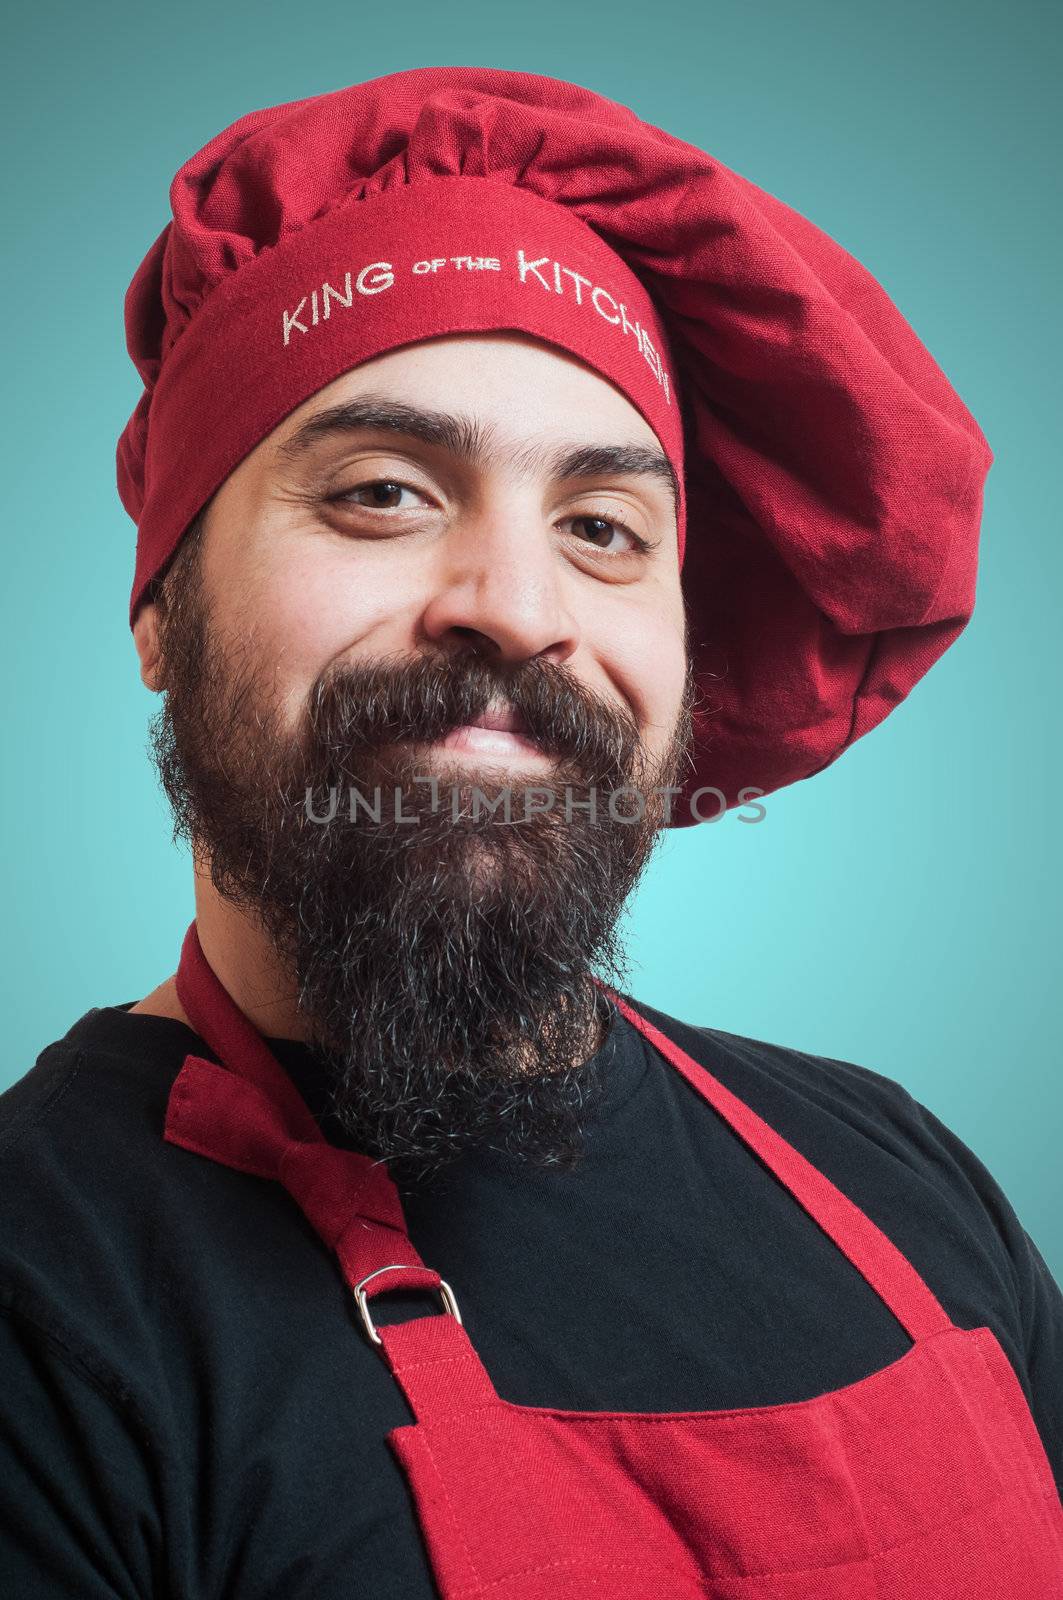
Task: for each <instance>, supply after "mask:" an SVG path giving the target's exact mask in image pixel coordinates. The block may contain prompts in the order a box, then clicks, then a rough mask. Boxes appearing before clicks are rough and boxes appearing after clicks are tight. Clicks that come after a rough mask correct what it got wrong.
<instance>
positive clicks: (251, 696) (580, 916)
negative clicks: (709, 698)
mask: <svg viewBox="0 0 1063 1600" xmlns="http://www.w3.org/2000/svg"><path fill="white" fill-rule="evenodd" d="M164 597H165V598H166V600H167V601H168V603H167V604H166V605H165V607H163V606H162V605H160V620H161V645H162V653H163V661H164V671H165V689H166V693H165V699H164V703H163V707H162V710H161V711H160V712H159V713H158V715H157V716H156V718H155V719H154V720H153V722H152V726H151V746H152V753H153V756H154V758H155V761H156V764H157V766H158V770H159V775H160V778H161V781H162V784H163V787H164V789H165V791H166V794H167V796H168V799H169V801H170V804H171V806H172V808H173V812H174V823H175V825H174V836H175V839H176V838H178V837H180V836H184V837H185V838H187V839H188V840H189V842H190V843H192V845H193V847H194V849H196V850H197V851H198V852H200V853H206V854H207V855H209V858H210V870H211V878H212V881H213V883H214V885H215V888H216V889H217V891H218V892H219V894H221V895H222V896H224V898H226V899H227V900H229V901H231V902H233V903H234V904H237V905H239V906H241V907H243V908H244V909H245V910H246V911H247V912H248V913H249V914H250V915H251V917H252V918H253V920H254V921H255V922H257V923H258V925H259V926H260V927H261V928H262V929H263V930H264V931H265V933H266V934H267V936H268V938H269V940H270V942H271V944H272V946H273V948H274V949H275V951H276V953H277V955H278V956H279V958H280V959H281V961H282V963H283V965H284V966H285V968H286V969H287V971H288V972H289V974H290V976H291V978H292V980H293V982H294V984H295V986H296V993H297V1005H298V1010H299V1013H300V1016H301V1017H302V1019H303V1021H304V1025H305V1029H306V1038H307V1043H308V1044H309V1045H310V1046H311V1048H312V1049H314V1050H315V1052H317V1053H318V1054H319V1055H320V1056H321V1057H322V1058H323V1059H324V1061H325V1062H326V1064H327V1067H328V1075H329V1081H330V1084H331V1094H332V1101H331V1109H332V1111H333V1113H334V1115H335V1117H336V1118H337V1120H338V1123H339V1125H340V1126H341V1127H342V1129H343V1130H344V1132H345V1134H346V1135H347V1136H348V1138H349V1139H350V1142H351V1143H352V1145H353V1146H354V1147H355V1148H357V1149H359V1150H362V1151H364V1152H366V1153H367V1154H369V1155H372V1156H374V1157H377V1158H380V1159H384V1160H386V1161H387V1162H388V1166H389V1170H390V1171H391V1173H392V1175H393V1177H395V1179H396V1181H402V1180H405V1181H408V1182H414V1181H417V1180H419V1179H423V1178H426V1177H427V1176H428V1175H429V1174H431V1173H433V1172H434V1171H436V1170H438V1169H439V1168H441V1167H443V1166H445V1165H447V1164H449V1163H450V1162H451V1161H453V1160H454V1159H455V1158H456V1157H457V1156H459V1155H460V1154H461V1153H462V1152H463V1151H465V1150H468V1149H471V1148H474V1147H477V1146H479V1147H485V1146H486V1147H490V1148H493V1149H496V1150H499V1151H501V1152H503V1153H504V1154H507V1155H509V1156H513V1157H516V1158H518V1159H520V1160H523V1161H527V1162H530V1163H532V1164H535V1165H539V1166H560V1167H573V1166H575V1165H576V1164H577V1163H578V1161H579V1160H580V1158H581V1156H582V1153H583V1149H584V1140H585V1130H586V1125H587V1123H588V1121H589V1120H590V1118H591V1116H592V1114H593V1111H594V1108H595V1106H596V1104H597V1102H598V1100H599V1099H600V1096H601V1094H602V1091H603V1089H604V1086H605V1085H604V1081H603V1071H602V1067H603V1057H604V1055H605V1052H601V1053H600V1054H596V1052H598V1051H599V1046H600V1044H601V1043H602V1040H603V1038H604V1037H605V1036H606V1033H607V1030H608V1028H609V1025H610V1022H611V1020H612V1018H613V1015H614V1012H613V1008H612V1005H611V1003H610V1002H609V1000H608V999H607V997H606V996H605V995H604V993H603V992H602V990H601V988H600V986H599V985H598V984H596V983H595V982H593V981H592V974H596V975H597V976H598V977H599V978H600V979H601V980H603V981H604V982H605V983H607V984H611V985H612V986H613V987H616V988H623V987H624V986H625V976H626V970H627V967H626V960H625V956H624V952H623V948H622V944H621V940H620V937H619V934H618V922H619V920H620V916H621V912H622V909H623V906H624V903H625V901H626V900H627V898H628V896H629V895H630V893H631V890H632V889H633V887H634V885H635V883H636V882H637V880H638V878H639V876H640V874H641V873H642V871H643V869H644V867H645V865H646V862H647V861H648V859H649V857H650V855H651V853H652V850H653V847H654V844H655V842H656V841H657V839H658V838H659V836H660V832H661V829H662V826H663V823H664V819H665V815H666V812H665V802H664V801H663V800H662V798H661V797H660V796H659V795H656V794H655V793H654V792H653V791H654V790H656V789H658V788H664V787H667V786H671V785H675V784H677V783H678V781H679V776H678V774H679V772H680V769H681V768H682V766H683V758H684V754H685V751H686V748H687V743H688V739H689V732H690V706H691V702H692V693H693V690H692V682H691V679H690V678H689V676H688V682H687V692H686V695H685V698H684V703H683V707H682V712H681V715H680V718H679V720H678V723H677V727H676V730H675V734H674V737H673V739H672V742H671V744H670V747H669V749H668V751H667V753H666V755H665V757H664V758H663V760H662V761H660V762H659V763H656V764H655V765H652V766H651V764H650V763H648V761H647V760H646V759H645V753H644V748H643V746H642V743H641V740H640V738H639V733H638V728H637V724H636V723H635V721H634V719H633V718H631V717H630V716H629V715H627V714H626V713H625V712H623V710H622V709H620V708H618V707H616V706H614V705H610V704H607V703H605V702H603V701H602V700H601V699H600V698H598V697H597V696H595V695H593V694H592V693H591V692H590V691H588V690H587V689H586V688H585V687H584V686H583V685H582V684H581V683H580V682H579V681H578V680H577V679H576V678H575V677H573V675H572V674H571V673H570V672H568V671H567V670H566V669H565V668H563V667H561V666H558V665H556V664H554V663H551V662H545V661H540V660H529V661H524V662H521V663H519V664H517V665H515V666H508V665H506V664H499V663H495V662H493V661H490V660H488V659H485V658H483V657H479V656H473V655H462V656H446V655H442V654H440V655H424V654H421V655H417V656H413V657H404V658H402V659H399V660H398V661H394V660H374V661H372V662H369V663H365V664H359V665H354V666H351V665H345V666H343V667H342V668H335V669H333V670H326V672H325V673H323V674H322V676H321V677H320V678H319V679H318V680H317V682H316V683H315V685H314V687H313V689H312V691H311V693H310V695H309V697H308V706H307V713H306V716H305V718H304V719H303V722H302V725H301V727H300V729H299V731H298V733H296V734H291V733H287V732H281V731H279V730H278V728H277V725H276V722H277V719H276V715H275V711H274V708H273V707H271V706H270V705H269V704H267V703H264V701H265V698H266V697H265V696H264V695H263V693H262V690H261V687H260V684H261V678H262V672H261V667H260V666H259V665H258V664H257V663H255V662H254V661H253V660H251V659H250V658H248V659H246V660H243V661H241V660H240V659H239V657H238V652H237V650H236V649H235V647H231V646H230V647H229V648H228V649H227V650H226V651H225V652H222V651H221V650H219V649H218V648H217V645H216V641H215V640H214V638H213V636H212V634H211V630H210V627H209V618H208V614H207V608H206V606H205V604H204V600H203V595H202V589H201V583H200V575H199V562H198V552H192V553H189V554H187V555H185V558H184V560H183V562H182V564H181V566H180V567H179V568H178V569H177V570H175V571H174V573H173V574H172V576H171V578H170V580H169V581H168V584H167V586H166V589H165V590H164ZM494 699H501V700H502V701H503V702H504V703H508V704H509V705H511V706H513V707H515V708H516V709H517V710H518V711H519V712H520V713H521V715H522V716H523V718H524V720H525V722H526V725H527V729H528V736H529V737H531V738H533V739H535V740H537V741H538V742H539V744H540V745H541V746H542V747H543V748H544V749H545V750H546V751H547V752H548V753H549V754H550V755H551V756H552V757H553V758H554V762H555V765H553V766H552V768H550V769H548V770H547V771H545V772H544V773H543V774H542V775H540V774H539V773H536V774H535V775H534V776H532V775H528V776H526V777H525V776H520V775H515V776H507V775H506V774H505V773H504V772H500V771H499V770H498V769H495V772H494V777H493V779H492V778H491V777H490V776H489V771H490V769H489V764H488V762H487V760H486V759H485V761H484V767H483V770H482V771H481V770H477V772H476V773H475V775H472V774H471V773H470V771H469V769H468V768H467V767H464V768H454V767H452V768H450V769H446V768H445V767H444V765H443V763H442V761H441V759H440V757H439V753H438V752H436V753H435V755H434V757H433V760H432V762H431V764H427V765H426V762H427V755H426V752H425V751H424V748H423V746H424V745H426V744H427V742H428V741H430V740H433V739H436V738H438V737H440V736H441V735H442V734H443V733H445V732H446V731H447V730H448V729H449V728H452V727H455V726H459V725H461V724H463V723H467V722H468V721H470V720H471V719H472V718H473V717H475V716H476V715H477V714H478V713H479V712H481V711H483V710H484V709H485V708H486V706H487V705H488V704H489V703H490V702H491V701H492V700H494ZM397 741H402V742H401V743H398V742H397ZM410 741H416V742H410ZM427 773H432V774H434V775H435V776H436V777H437V778H438V780H439V788H438V791H437V792H436V799H437V800H438V804H437V805H436V807H435V808H434V809H433V807H432V803H431V802H432V791H431V788H430V786H429V785H428V784H426V783H424V782H417V781H415V780H416V779H417V778H418V777H421V776H423V775H425V774H427ZM474 785H475V786H476V788H477V789H478V790H479V791H480V792H481V794H482V795H483V796H485V797H486V799H487V801H488V802H494V801H498V800H499V799H500V798H502V797H503V796H504V792H505V791H506V790H508V791H509V793H510V795H511V797H512V803H511V807H510V819H511V820H509V821H508V822H507V821H506V820H504V811H503V809H502V807H499V809H498V810H496V811H494V812H492V811H491V810H489V809H488V806H487V805H484V804H478V803H477V802H476V797H475V795H474V793H473V786H474ZM532 785H534V786H535V787H536V789H537V790H547V791H549V792H550V795H551V796H552V797H553V802H554V803H553V804H552V806H551V808H550V809H546V810H541V811H539V812H534V811H532V812H530V814H527V815H526V814H525V812H524V795H525V788H526V786H528V787H530V786H532ZM566 786H567V805H566ZM627 786H631V787H634V788H636V789H637V790H639V791H640V793H641V794H642V795H644V796H645V797H646V803H645V807H644V811H645V814H644V816H642V817H641V818H639V819H638V820H618V819H617V817H613V816H610V814H609V796H610V795H611V794H614V793H615V792H616V791H617V790H620V789H622V788H624V787H627ZM352 787H353V788H354V789H355V790H356V791H357V794H358V796H360V797H362V800H364V802H365V804H364V805H363V804H362V802H361V800H356V801H355V817H356V820H354V821H351V820H350V813H349V806H348V802H349V796H350V792H351V789H352ZM378 787H379V791H380V804H379V817H380V820H379V821H377V820H375V817H372V816H371V815H370V808H372V809H373V810H374V811H375V810H376V807H375V804H374V802H375V801H376V793H375V791H376V790H377V788H378ZM592 793H593V795H594V797H595V805H596V807H597V816H596V818H594V817H592V814H591V812H590V811H589V809H587V805H588V802H589V801H590V798H591V795H592ZM334 797H335V801H336V805H335V808H334V809H335V815H334V816H333V818H332V820H331V821H327V822H326V821H315V820H313V819H314V818H315V817H316V818H326V817H328V816H329V813H330V809H333V807H332V802H333V798H334ZM625 809H626V811H627V812H628V813H630V814H631V815H635V814H636V813H637V811H638V810H639V809H640V808H639V806H638V805H637V804H636V802H635V801H634V800H632V798H631V797H630V796H629V797H627V803H626V806H625V802H624V800H623V799H622V798H618V799H617V802H616V811H617V812H618V813H620V814H621V817H622V815H623V813H624V812H625ZM411 816H413V817H415V818H416V820H415V821H414V822H410V821H408V820H405V821H404V820H401V819H402V818H403V817H406V818H409V817H411Z"/></svg>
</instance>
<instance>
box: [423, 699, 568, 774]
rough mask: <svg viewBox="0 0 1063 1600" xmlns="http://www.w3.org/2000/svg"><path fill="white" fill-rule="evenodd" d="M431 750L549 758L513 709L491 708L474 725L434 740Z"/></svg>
mask: <svg viewBox="0 0 1063 1600" xmlns="http://www.w3.org/2000/svg"><path fill="white" fill-rule="evenodd" d="M431 747H433V748H436V749H441V750H449V751H457V752H458V753H459V754H463V755H477V756H485V755H497V756H514V755H523V756H536V757H538V758H539V759H540V760H542V761H546V760H548V759H549V757H548V756H547V754H546V752H545V751H544V750H543V748H542V746H541V745H539V744H537V743H536V742H535V740H534V739H532V738H531V737H530V734H529V731H528V724H527V723H526V722H525V720H524V718H523V717H522V716H521V714H520V712H519V711H517V710H516V709H515V708H514V707H513V706H488V708H487V710H486V711H481V712H480V713H479V714H478V715H477V716H476V717H474V718H473V720H472V722H467V723H462V724H461V725H460V726H458V727H454V728H450V729H448V730H447V732H446V733H445V734H444V735H443V737H442V738H441V739H435V740H433V741H432V746H431Z"/></svg>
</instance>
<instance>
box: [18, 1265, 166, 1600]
mask: <svg viewBox="0 0 1063 1600" xmlns="http://www.w3.org/2000/svg"><path fill="white" fill-rule="evenodd" d="M0 1374H2V1375H3V1378H2V1384H0V1593H2V1594H4V1595H11V1596H12V1597H14V1596H16V1595H17V1596H18V1600H151V1597H152V1596H153V1595H154V1594H155V1593H159V1594H164V1593H167V1589H166V1587H165V1585H164V1583H163V1582H162V1580H161V1579H160V1581H159V1583H158V1585H156V1581H155V1574H158V1573H160V1572H161V1570H162V1568H161V1560H162V1558H161V1550H162V1539H161V1521H162V1519H161V1518H160V1517H159V1515H158V1514H157V1507H156V1498H155V1495H154V1493H153V1489H152V1481H153V1474H152V1467H151V1450H150V1444H149V1441H148V1439H147V1437H146V1431H145V1430H144V1429H142V1427H141V1426H140V1424H139V1422H138V1421H137V1418H136V1414H135V1411H134V1410H133V1408H132V1407H131V1404H130V1402H129V1400H128V1397H125V1396H123V1394H122V1392H121V1387H120V1385H119V1384H118V1383H117V1382H116V1380H114V1379H113V1378H111V1377H109V1376H108V1375H107V1374H106V1373H105V1372H104V1371H103V1370H101V1369H100V1368H99V1367H98V1365H97V1364H96V1363H92V1364H91V1365H90V1364H89V1363H88V1362H87V1361H86V1358H85V1356H84V1355H82V1354H79V1353H76V1352H75V1351H73V1350H71V1349H67V1348H65V1347H64V1346H63V1344H62V1343H61V1342H60V1341H59V1340H58V1339H57V1337H56V1336H55V1334H54V1332H52V1331H49V1330H48V1329H47V1328H46V1327H44V1326H41V1325H40V1323H39V1322H37V1321H35V1320H34V1319H33V1318H32V1317H31V1316H28V1315H26V1314H25V1312H24V1311H20V1310H19V1309H18V1308H17V1307H16V1305H14V1304H12V1297H11V1296H10V1295H6V1296H5V1294H4V1293H3V1290H2V1287H0Z"/></svg>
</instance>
